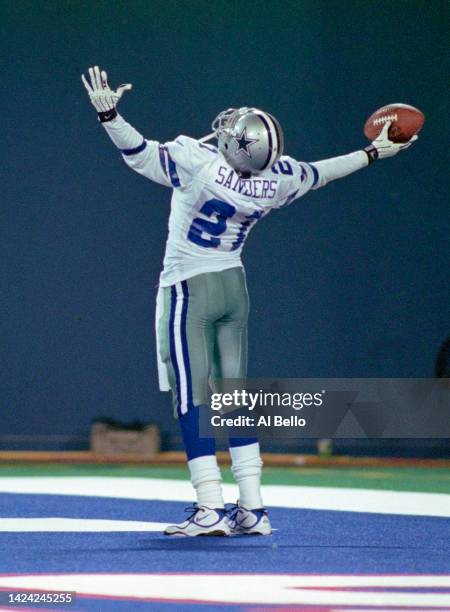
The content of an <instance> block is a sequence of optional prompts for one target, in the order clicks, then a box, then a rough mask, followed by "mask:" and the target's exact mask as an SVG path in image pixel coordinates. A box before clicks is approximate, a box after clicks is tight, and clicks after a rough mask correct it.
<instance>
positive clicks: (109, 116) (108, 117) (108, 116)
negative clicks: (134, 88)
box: [97, 108, 117, 123]
mask: <svg viewBox="0 0 450 612" xmlns="http://www.w3.org/2000/svg"><path fill="white" fill-rule="evenodd" d="M97 114H98V120H99V121H100V123H106V122H107V121H112V120H113V119H114V118H115V117H117V111H116V109H115V108H112V109H111V110H109V111H103V112H101V113H97Z"/></svg>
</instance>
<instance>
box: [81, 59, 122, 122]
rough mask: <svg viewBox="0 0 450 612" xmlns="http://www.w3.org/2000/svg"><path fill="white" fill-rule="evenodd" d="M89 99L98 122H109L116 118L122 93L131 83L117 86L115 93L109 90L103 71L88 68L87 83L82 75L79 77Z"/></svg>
mask: <svg viewBox="0 0 450 612" xmlns="http://www.w3.org/2000/svg"><path fill="white" fill-rule="evenodd" d="M81 80H82V81H83V84H84V86H85V87H86V91H87V92H88V94H89V98H90V100H91V102H92V104H93V106H94V107H95V109H96V111H97V112H98V114H99V118H100V121H111V119H114V117H115V116H116V114H117V113H116V111H115V108H116V106H117V103H118V102H119V100H120V98H121V97H122V95H123V93H124V91H128V90H129V89H131V88H132V87H133V86H132V85H131V83H126V84H125V85H119V87H118V88H117V90H116V91H114V90H112V89H110V87H109V85H108V75H107V74H106V72H105V71H104V70H102V71H100V69H99V67H98V66H94V67H93V68H89V80H90V83H89V81H88V80H87V79H86V77H85V76H84V74H82V75H81Z"/></svg>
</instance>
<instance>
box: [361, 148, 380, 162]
mask: <svg viewBox="0 0 450 612" xmlns="http://www.w3.org/2000/svg"><path fill="white" fill-rule="evenodd" d="M364 153H366V154H367V157H368V158H369V166H370V164H371V163H372V162H374V161H375V160H376V159H378V150H377V148H376V147H374V146H373V145H369V146H368V147H366V148H365V149H364Z"/></svg>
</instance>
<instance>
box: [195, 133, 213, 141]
mask: <svg viewBox="0 0 450 612" xmlns="http://www.w3.org/2000/svg"><path fill="white" fill-rule="evenodd" d="M215 137H216V133H215V132H211V134H208V135H207V136H203V138H199V140H198V141H199V142H208V140H211V138H215Z"/></svg>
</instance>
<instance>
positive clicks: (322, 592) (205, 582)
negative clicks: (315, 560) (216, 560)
mask: <svg viewBox="0 0 450 612" xmlns="http://www.w3.org/2000/svg"><path fill="white" fill-rule="evenodd" d="M0 587H1V588H2V589H3V590H5V589H6V588H7V589H11V590H14V589H29V590H37V589H39V590H45V591H63V592H71V591H72V592H73V591H75V592H77V593H78V594H79V595H82V594H83V595H94V596H95V595H106V596H107V597H109V598H115V597H125V598H127V597H133V598H136V597H137V598H142V599H144V598H153V599H158V600H162V601H167V602H170V601H177V600H178V601H183V600H184V601H186V600H188V601H191V602H192V601H198V602H202V601H203V602H217V603H241V604H244V603H247V604H251V603H260V604H265V605H269V604H274V605H283V604H285V605H286V604H287V605H289V604H291V605H293V604H309V605H321V606H325V605H327V606H329V605H330V604H331V605H333V606H343V605H344V606H374V607H377V608H378V609H380V610H386V608H387V607H388V606H389V607H391V606H395V607H396V606H403V607H405V606H407V607H408V609H409V608H411V607H414V608H419V609H420V610H425V609H433V608H434V609H436V608H440V609H448V606H450V596H449V594H448V593H430V592H428V593H427V592H425V593H420V592H419V593H417V592H408V590H407V589H408V587H414V588H421V587H422V588H424V589H427V588H433V587H436V588H442V589H448V588H449V587H450V576H448V575H447V576H429V575H427V576H392V575H382V576H354V575H352V576H349V575H347V576H342V575H338V576H320V575H314V576H309V575H308V576H305V575H293V574H290V575H283V574H277V575H274V574H263V575H261V574H251V575H249V574H246V575H238V574H234V575H233V574H231V575H223V574H222V575H221V574H217V575H214V574H195V575H193V574H178V575H177V576H176V579H174V576H173V575H171V574H69V575H64V574H63V575H56V576H55V575H38V576H36V575H34V576H33V575H32V576H23V575H22V576H0ZM305 587H306V588H305ZM339 587H356V588H358V587H360V588H364V589H367V591H351V590H350V591H347V590H342V589H341V588H339ZM371 587H381V588H382V589H383V588H384V589H386V588H389V587H397V588H398V589H399V590H398V591H396V592H389V591H383V590H375V591H371ZM402 589H404V590H403V591H402ZM106 607H107V606H106ZM130 609H131V608H130ZM179 609H181V608H179Z"/></svg>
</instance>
